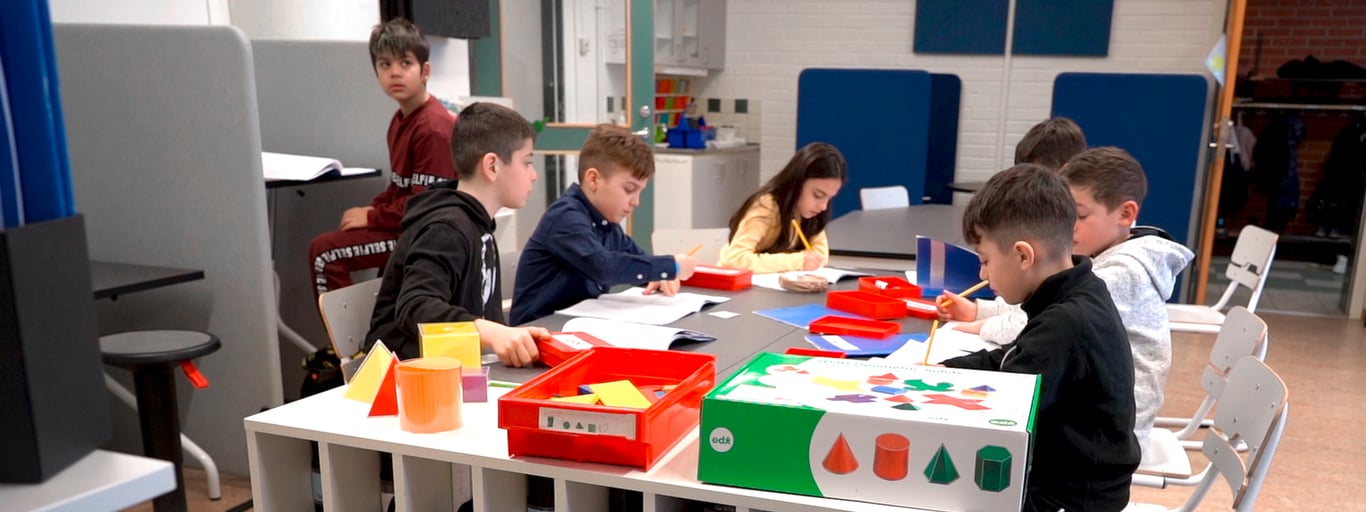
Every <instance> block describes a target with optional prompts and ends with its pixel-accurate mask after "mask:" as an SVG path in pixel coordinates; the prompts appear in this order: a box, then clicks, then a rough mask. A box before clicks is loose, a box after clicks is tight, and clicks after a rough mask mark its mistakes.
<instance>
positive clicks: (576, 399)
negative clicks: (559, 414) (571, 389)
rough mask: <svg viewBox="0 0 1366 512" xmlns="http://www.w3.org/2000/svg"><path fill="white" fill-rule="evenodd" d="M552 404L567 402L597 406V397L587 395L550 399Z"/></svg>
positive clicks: (590, 394)
mask: <svg viewBox="0 0 1366 512" xmlns="http://www.w3.org/2000/svg"><path fill="white" fill-rule="evenodd" d="M550 400H551V401H552V402H568V403H571V404H584V405H597V404H598V395H595V394H592V393H589V394H587V395H579V396H561V397H555V398H551V399H550Z"/></svg>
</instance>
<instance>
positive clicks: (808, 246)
mask: <svg viewBox="0 0 1366 512" xmlns="http://www.w3.org/2000/svg"><path fill="white" fill-rule="evenodd" d="M792 229H795V230H797V236H798V237H799V238H801V239H802V245H803V246H805V247H806V250H808V251H810V250H811V242H808V241H806V233H802V225H801V223H799V222H797V219H792Z"/></svg>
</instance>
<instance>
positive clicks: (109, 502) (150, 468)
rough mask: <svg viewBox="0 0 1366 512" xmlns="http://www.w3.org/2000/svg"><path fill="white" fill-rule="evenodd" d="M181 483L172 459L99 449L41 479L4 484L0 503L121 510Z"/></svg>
mask: <svg viewBox="0 0 1366 512" xmlns="http://www.w3.org/2000/svg"><path fill="white" fill-rule="evenodd" d="M173 489H175V470H174V469H173V468H172V466H171V463H170V462H167V461H164V460H157V459H150V458H147V457H139V456H136V455H127V454H123V453H117V452H107V451H104V450H96V451H95V452H93V453H91V454H90V455H86V456H85V458H83V459H81V460H80V461H78V462H76V463H75V464H73V465H71V467H69V468H66V469H65V470H63V471H62V472H61V473H57V474H56V475H55V476H53V477H52V478H50V479H48V480H47V481H46V482H43V483H41V484H32V485H24V484H0V508H3V509H5V510H27V511H52V512H56V511H67V510H69V511H73V512H78V511H86V510H119V509H122V508H124V507H128V506H132V505H136V504H138V503H142V502H144V501H147V500H150V499H152V498H155V497H157V496H160V495H162V494H166V493H167V492H170V491H171V490H173Z"/></svg>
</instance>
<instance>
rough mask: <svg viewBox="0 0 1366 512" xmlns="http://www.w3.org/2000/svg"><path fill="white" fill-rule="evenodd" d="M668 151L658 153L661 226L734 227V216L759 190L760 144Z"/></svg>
mask: <svg viewBox="0 0 1366 512" xmlns="http://www.w3.org/2000/svg"><path fill="white" fill-rule="evenodd" d="M665 151H667V152H661V153H656V154H655V179H654V186H655V193H654V198H655V199H654V203H655V206H654V208H655V229H706V228H724V227H729V225H730V217H731V215H734V214H735V211H736V210H738V209H740V206H741V205H742V204H743V203H744V202H745V199H746V198H748V197H749V195H750V194H753V193H754V192H755V191H756V190H759V146H757V145H752V146H746V147H743V148H736V149H725V150H695V151H687V150H673V151H669V150H665ZM682 151H687V152H686V153H684V152H682Z"/></svg>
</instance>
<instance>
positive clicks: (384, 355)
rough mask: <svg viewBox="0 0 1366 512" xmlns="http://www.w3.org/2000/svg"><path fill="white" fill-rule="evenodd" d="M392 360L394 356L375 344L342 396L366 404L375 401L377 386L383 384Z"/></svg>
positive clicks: (386, 349) (380, 344)
mask: <svg viewBox="0 0 1366 512" xmlns="http://www.w3.org/2000/svg"><path fill="white" fill-rule="evenodd" d="M393 360H394V354H393V353H392V352H389V348H388V347H385V346H384V344H383V343H375V346H374V347H373V348H371V349H370V353H369V354H367V355H366V356H365V362H364V363H361V365H360V371H358V372H356V376H355V377H352V378H351V382H350V383H349V384H348V385H349V387H348V388H347V389H346V394H345V395H343V396H345V397H346V398H350V399H352V400H355V401H358V402H364V403H367V404H368V403H370V402H373V401H375V394H376V393H379V385H380V383H382V382H384V375H385V374H387V373H389V366H390V365H391V363H393Z"/></svg>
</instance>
